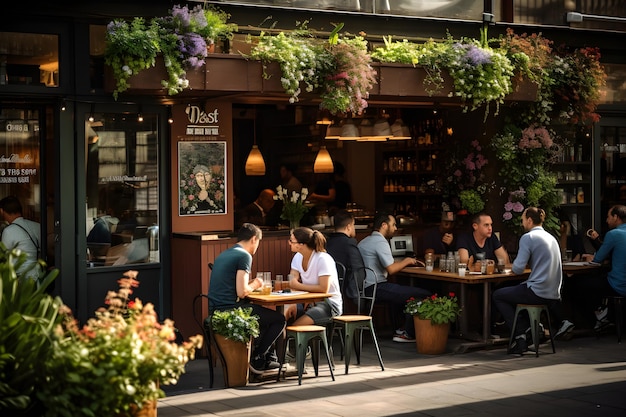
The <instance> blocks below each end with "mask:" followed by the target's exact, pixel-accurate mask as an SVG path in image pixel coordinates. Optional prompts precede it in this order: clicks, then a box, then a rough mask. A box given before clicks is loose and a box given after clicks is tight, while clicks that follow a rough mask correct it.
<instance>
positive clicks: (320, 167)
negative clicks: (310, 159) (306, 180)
mask: <svg viewBox="0 0 626 417" xmlns="http://www.w3.org/2000/svg"><path fill="white" fill-rule="evenodd" d="M334 170H335V167H334V165H333V160H332V158H331V157H330V153H328V150H327V149H326V146H323V145H322V146H320V150H319V152H318V153H317V156H316V157H315V163H314V164H313V172H314V173H315V174H332V173H333V171H334Z"/></svg>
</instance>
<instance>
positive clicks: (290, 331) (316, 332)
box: [276, 325, 335, 385]
mask: <svg viewBox="0 0 626 417" xmlns="http://www.w3.org/2000/svg"><path fill="white" fill-rule="evenodd" d="M286 331H287V336H286V338H285V352H284V353H283V357H285V354H286V352H287V346H288V345H289V343H288V342H289V339H294V341H295V345H296V365H297V367H298V385H302V373H303V372H304V360H305V358H306V351H307V347H308V346H309V343H310V342H311V341H316V342H317V343H315V344H313V346H312V348H311V351H312V352H311V353H312V355H311V359H312V360H313V369H315V376H318V369H319V367H318V364H319V353H320V352H319V351H320V348H319V342H320V341H321V342H322V344H323V345H324V353H325V354H326V361H327V362H328V368H329V369H330V376H331V378H332V379H333V381H334V380H335V374H334V373H333V366H332V363H331V360H330V352H329V350H328V339H327V338H326V327H323V326H316V325H306V326H287V329H286ZM276 380H277V381H278V380H280V372H279V373H278V377H277V378H276Z"/></svg>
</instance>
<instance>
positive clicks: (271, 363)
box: [263, 360, 280, 371]
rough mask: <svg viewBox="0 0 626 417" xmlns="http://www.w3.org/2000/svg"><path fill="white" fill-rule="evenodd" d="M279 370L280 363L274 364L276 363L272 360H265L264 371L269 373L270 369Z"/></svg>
mask: <svg viewBox="0 0 626 417" xmlns="http://www.w3.org/2000/svg"><path fill="white" fill-rule="evenodd" d="M278 368H280V363H278V362H276V361H272V360H266V361H265V365H264V367H263V370H264V371H269V370H271V369H278Z"/></svg>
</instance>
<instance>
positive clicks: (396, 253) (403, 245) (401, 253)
mask: <svg viewBox="0 0 626 417" xmlns="http://www.w3.org/2000/svg"><path fill="white" fill-rule="evenodd" d="M389 245H390V246H391V255H393V257H394V259H401V258H406V257H407V256H414V255H415V252H413V235H399V236H393V237H392V238H391V239H390V240H389Z"/></svg>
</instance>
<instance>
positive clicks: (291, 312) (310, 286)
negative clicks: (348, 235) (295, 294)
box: [285, 227, 343, 326]
mask: <svg viewBox="0 0 626 417" xmlns="http://www.w3.org/2000/svg"><path fill="white" fill-rule="evenodd" d="M289 246H290V247H291V251H292V252H294V253H295V255H294V256H293V258H292V260H291V272H290V275H291V280H290V281H289V286H290V288H291V289H292V290H295V291H308V292H320V293H329V294H332V295H331V297H330V298H327V299H326V300H325V301H321V302H318V303H314V304H311V305H309V306H308V308H305V306H298V307H297V308H296V306H290V307H289V308H287V309H286V310H285V311H286V313H285V315H286V317H287V319H289V318H290V317H293V316H295V317H296V320H295V321H294V323H293V324H294V325H296V326H297V325H307V324H318V325H324V324H326V323H328V321H329V320H331V319H332V318H333V317H334V316H338V315H340V314H341V313H342V305H343V301H342V299H341V291H340V289H339V279H338V277H337V266H336V265H335V261H334V259H333V258H332V256H330V255H329V254H328V253H326V238H325V237H324V235H323V234H322V233H320V232H319V231H317V230H312V229H310V228H308V227H298V228H296V229H293V230H292V231H291V234H290V236H289Z"/></svg>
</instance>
